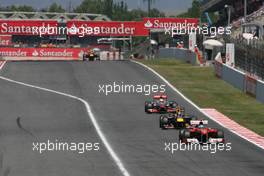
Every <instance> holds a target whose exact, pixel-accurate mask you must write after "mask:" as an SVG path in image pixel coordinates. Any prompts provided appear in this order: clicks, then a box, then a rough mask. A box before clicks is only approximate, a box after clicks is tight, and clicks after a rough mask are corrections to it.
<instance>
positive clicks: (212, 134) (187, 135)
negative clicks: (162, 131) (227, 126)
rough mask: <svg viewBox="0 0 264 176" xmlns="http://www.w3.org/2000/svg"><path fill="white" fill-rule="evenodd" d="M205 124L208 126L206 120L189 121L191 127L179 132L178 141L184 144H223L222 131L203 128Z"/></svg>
mask: <svg viewBox="0 0 264 176" xmlns="http://www.w3.org/2000/svg"><path fill="white" fill-rule="evenodd" d="M205 124H208V121H207V120H191V125H192V126H191V127H189V128H186V129H182V130H180V132H179V139H180V141H181V142H182V143H186V144H188V143H195V144H212V143H216V144H218V143H224V142H225V139H224V132H223V131H222V130H218V129H215V128H208V127H205V126H204V125H205Z"/></svg>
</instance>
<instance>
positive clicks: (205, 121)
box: [190, 120, 208, 125]
mask: <svg viewBox="0 0 264 176" xmlns="http://www.w3.org/2000/svg"><path fill="white" fill-rule="evenodd" d="M190 123H191V125H199V124H200V123H203V124H204V125H207V124H208V120H191V121H190Z"/></svg>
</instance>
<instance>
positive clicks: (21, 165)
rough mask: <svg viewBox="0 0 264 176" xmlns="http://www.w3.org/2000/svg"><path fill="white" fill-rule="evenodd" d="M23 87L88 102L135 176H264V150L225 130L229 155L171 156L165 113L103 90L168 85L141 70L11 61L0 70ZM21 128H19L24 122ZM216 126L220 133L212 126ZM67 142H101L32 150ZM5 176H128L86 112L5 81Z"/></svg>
mask: <svg viewBox="0 0 264 176" xmlns="http://www.w3.org/2000/svg"><path fill="white" fill-rule="evenodd" d="M0 76H4V77H7V78H10V79H13V80H16V81H21V82H24V83H28V84H32V85H36V86H40V87H44V88H49V89H52V90H56V91H60V92H64V93H68V94H71V95H75V96H77V97H80V98H83V99H84V100H86V101H87V102H88V103H89V104H90V106H91V108H92V111H93V113H94V114H95V117H96V119H97V121H98V124H99V126H100V127H101V129H102V132H103V133H104V134H105V136H106V138H107V140H108V141H109V143H110V144H111V146H112V148H113V150H114V151H115V152H116V153H117V155H118V156H119V158H120V159H121V161H122V163H123V164H124V166H125V168H126V169H127V170H128V172H129V173H130V175H131V176H175V175H186V176H194V175H195V176H200V175H203V176H211V175H212V176H229V175H230V176H231V175H232V176H241V175H242V176H247V175H248V176H257V175H261V176H263V173H264V151H263V150H262V149H259V148H257V147H256V146H255V145H253V144H251V143H249V142H247V141H245V140H243V139H241V138H239V137H238V136H236V135H234V134H232V133H231V132H229V131H228V130H224V131H225V136H226V139H227V142H231V143H232V150H231V151H229V152H221V151H218V152H217V153H216V154H211V153H210V152H201V151H200V152H199V151H177V152H175V153H174V154H171V153H169V152H166V151H164V147H165V145H164V143H165V142H167V143H168V142H178V132H177V131H176V130H165V131H163V130H161V129H160V128H159V123H158V115H148V114H145V112H144V101H145V100H146V99H147V98H148V97H146V96H144V95H142V94H129V93H125V94H111V95H108V96H105V95H104V94H100V93H99V92H98V90H99V88H98V85H99V84H107V83H110V84H112V83H113V82H114V81H116V82H118V81H119V82H121V81H123V82H124V83H134V84H164V83H163V82H162V81H161V80H160V79H159V78H158V77H157V76H155V75H153V74H152V73H151V72H149V71H148V70H146V69H145V68H143V67H142V66H140V65H137V64H135V63H131V62H129V61H122V62H101V63H99V62H11V63H8V64H7V65H5V67H4V69H3V70H1V71H0ZM166 90H167V91H166V92H167V94H168V95H169V97H173V98H175V99H176V100H177V102H178V103H179V104H182V105H183V106H185V107H186V110H187V111H188V112H190V113H192V114H195V115H198V116H202V115H201V114H200V112H198V111H197V110H196V109H195V108H193V107H192V106H191V105H190V104H188V103H187V102H186V101H185V100H184V99H182V98H181V97H180V96H179V95H177V94H176V93H175V92H174V91H173V90H171V89H170V88H169V87H168V86H167V87H166ZM18 116H19V117H20V118H21V119H20V121H21V126H22V127H23V129H24V130H22V129H21V128H19V127H18V124H17V122H16V119H17V117H18ZM209 123H210V126H213V127H217V128H221V127H220V126H218V125H217V124H216V123H214V122H212V121H209ZM48 139H49V140H55V139H61V140H63V141H68V142H99V143H100V151H90V152H86V153H84V154H78V153H76V152H65V151H64V152H62V151H61V152H59V151H56V152H45V153H42V154H39V153H37V152H36V151H32V142H36V141H46V140H48ZM0 152H1V153H0V159H1V160H0V161H1V162H0V172H1V174H2V175H4V176H11V175H12V176H13V175H14V176H33V175H34V176H72V175H76V176H82V175H85V176H87V175H89V176H121V175H122V174H121V172H120V170H119V168H118V167H117V165H116V164H115V162H114V161H113V159H112V158H111V156H110V155H109V153H108V151H107V150H106V148H105V147H104V145H103V144H102V141H101V139H100V138H99V136H98V134H97V133H96V130H95V128H94V126H93V124H92V123H91V121H90V120H89V117H87V113H86V111H85V108H84V106H83V105H82V104H81V103H80V102H78V101H76V100H73V99H70V98H68V97H65V96H61V95H57V94H53V93H50V92H45V91H42V90H38V89H34V88H29V87H26V86H22V85H19V84H15V83H11V82H8V81H5V80H1V79H0Z"/></svg>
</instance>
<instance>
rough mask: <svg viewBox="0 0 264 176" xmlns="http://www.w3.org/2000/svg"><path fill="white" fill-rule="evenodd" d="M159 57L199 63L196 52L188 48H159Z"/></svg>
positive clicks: (193, 63) (194, 63)
mask: <svg viewBox="0 0 264 176" xmlns="http://www.w3.org/2000/svg"><path fill="white" fill-rule="evenodd" d="M158 58H175V59H179V60H182V61H184V62H189V63H191V64H192V65H197V62H196V54H195V53H194V52H191V51H190V50H187V49H179V48H161V49H159V53H158Z"/></svg>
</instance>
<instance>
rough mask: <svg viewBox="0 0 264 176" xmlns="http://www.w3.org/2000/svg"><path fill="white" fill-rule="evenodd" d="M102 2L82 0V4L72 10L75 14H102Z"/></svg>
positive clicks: (99, 0)
mask: <svg viewBox="0 0 264 176" xmlns="http://www.w3.org/2000/svg"><path fill="white" fill-rule="evenodd" d="M104 7H105V6H104V1H103V0H83V1H82V3H81V4H80V5H79V6H77V7H76V8H75V9H74V12H77V13H102V12H103V9H104Z"/></svg>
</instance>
